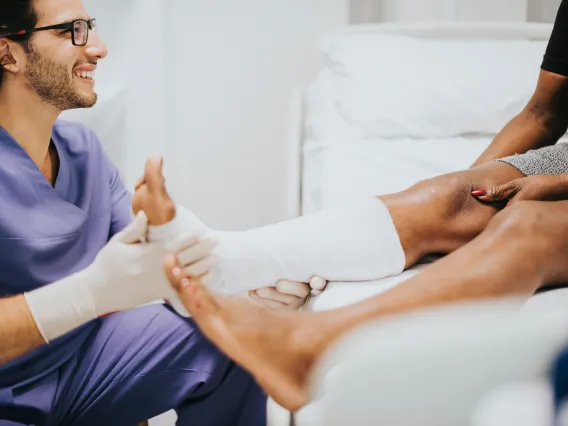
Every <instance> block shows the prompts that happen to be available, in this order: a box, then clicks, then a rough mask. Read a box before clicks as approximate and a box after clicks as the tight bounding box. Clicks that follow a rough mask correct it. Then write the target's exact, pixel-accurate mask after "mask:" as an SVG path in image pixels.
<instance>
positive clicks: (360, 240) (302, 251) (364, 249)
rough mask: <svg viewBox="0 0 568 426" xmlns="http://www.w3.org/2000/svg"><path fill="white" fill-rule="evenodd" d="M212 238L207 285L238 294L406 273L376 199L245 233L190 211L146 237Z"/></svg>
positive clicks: (162, 239) (401, 253) (394, 234)
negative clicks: (213, 226)
mask: <svg viewBox="0 0 568 426" xmlns="http://www.w3.org/2000/svg"><path fill="white" fill-rule="evenodd" d="M188 230H191V232H195V234H196V236H200V237H203V236H205V237H208V238H213V239H215V240H216V241H217V242H218V246H217V248H216V249H215V253H216V254H217V256H218V257H219V260H220V262H219V264H218V266H217V270H216V271H215V273H214V275H213V277H211V279H209V280H208V282H207V283H206V284H207V285H208V286H209V287H212V288H215V289H217V290H220V291H223V292H225V293H240V292H243V291H247V290H251V289H256V288H259V287H263V286H267V285H273V284H274V283H276V282H277V281H279V280H281V279H288V280H292V281H299V282H308V281H310V279H311V278H312V277H313V276H320V277H322V278H324V279H326V280H328V281H364V280H371V279H377V278H382V277H386V276H390V275H395V274H398V273H400V272H402V271H403V269H404V266H405V255H404V251H403V249H402V246H401V243H400V240H399V237H398V234H397V232H396V229H395V227H394V224H393V221H392V218H391V216H390V214H389V211H388V209H387V207H386V206H385V205H384V203H383V202H382V201H380V200H379V199H377V198H373V199H369V200H365V201H363V202H360V203H357V204H352V205H351V206H349V207H344V208H333V209H325V210H322V211H320V212H317V213H314V214H311V215H307V216H303V217H300V218H298V219H295V220H290V221H286V222H281V223H278V224H275V225H270V226H265V227H261V228H256V229H252V230H249V231H244V232H223V231H214V230H209V229H207V227H206V226H205V225H203V223H202V222H201V221H200V220H199V219H198V218H197V217H196V216H195V215H194V214H193V213H191V212H190V211H188V210H185V209H183V208H179V207H178V209H177V214H176V217H175V219H174V220H173V221H171V222H169V223H167V224H166V225H163V226H151V227H150V230H149V234H148V240H149V241H151V242H167V241H169V240H170V239H171V238H174V237H175V236H177V235H179V233H181V232H187V231H188Z"/></svg>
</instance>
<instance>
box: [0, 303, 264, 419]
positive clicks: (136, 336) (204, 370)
mask: <svg viewBox="0 0 568 426" xmlns="http://www.w3.org/2000/svg"><path fill="white" fill-rule="evenodd" d="M3 391H4V395H3V394H2V392H0V425H1V426H14V425H24V424H25V425H36V426H67V425H74V426H91V425H92V426H95V425H96V426H101V425H105V426H112V425H117V426H118V425H120V426H135V425H137V424H138V423H139V422H142V421H144V420H148V419H150V418H152V417H154V416H156V415H159V414H161V413H164V412H166V411H168V410H171V409H175V410H176V411H177V413H178V423H177V424H178V425H188V426H189V425H191V426H225V425H226V426H264V425H266V396H265V395H264V393H263V392H262V391H261V389H260V388H259V387H258V385H257V384H256V383H255V382H254V380H253V379H252V377H251V376H250V375H249V374H248V373H246V372H245V371H243V370H242V369H241V368H240V367H238V366H237V365H235V364H234V363H233V362H232V361H231V360H229V359H228V358H227V357H225V356H224V355H223V354H221V353H220V352H219V350H218V349H216V348H215V347H214V346H213V345H212V344H211V343H209V342H208V341H207V340H206V339H205V338H204V337H203V335H202V334H201V333H200V332H199V330H198V329H197V327H196V326H195V324H194V323H193V321H191V320H187V319H184V318H181V317H180V316H178V315H177V314H175V313H173V312H172V311H171V310H170V309H169V308H167V307H165V306H164V305H151V306H146V307H142V308H138V309H134V310H131V311H128V312H122V313H117V314H113V315H111V316H109V317H106V318H104V319H102V320H101V322H100V326H99V327H98V329H96V330H95V331H94V332H93V334H92V335H91V338H90V339H88V341H87V343H85V344H84V345H83V347H81V348H80V349H79V350H78V351H77V352H76V353H75V354H74V355H73V357H72V358H71V360H70V361H69V362H67V363H66V364H65V365H64V366H63V367H62V368H60V369H58V370H56V371H55V372H53V373H51V374H48V375H46V376H45V377H37V378H34V379H32V380H31V382H30V381H29V380H28V381H27V383H22V384H20V385H18V386H15V387H13V388H12V389H11V392H10V393H11V395H6V390H3ZM1 419H10V420H1Z"/></svg>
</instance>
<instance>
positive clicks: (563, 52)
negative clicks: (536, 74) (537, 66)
mask: <svg viewBox="0 0 568 426" xmlns="http://www.w3.org/2000/svg"><path fill="white" fill-rule="evenodd" d="M541 68H542V69H543V70H545V71H550V72H553V73H555V74H560V75H563V76H565V77H568V1H567V0H562V3H561V4H560V9H558V14H557V15H556V21H555V22H554V29H553V30H552V35H551V36H550V41H549V42H548V47H547V48H546V53H545V54H544V60H543V62H542V66H541Z"/></svg>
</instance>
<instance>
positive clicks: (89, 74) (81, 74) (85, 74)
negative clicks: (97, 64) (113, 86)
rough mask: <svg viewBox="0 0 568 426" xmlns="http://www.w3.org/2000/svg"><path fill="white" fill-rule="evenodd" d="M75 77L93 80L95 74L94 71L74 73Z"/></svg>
mask: <svg viewBox="0 0 568 426" xmlns="http://www.w3.org/2000/svg"><path fill="white" fill-rule="evenodd" d="M75 75H76V76H77V77H81V78H94V77H95V72H94V71H81V72H76V73H75Z"/></svg>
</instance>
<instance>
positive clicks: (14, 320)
mask: <svg viewBox="0 0 568 426" xmlns="http://www.w3.org/2000/svg"><path fill="white" fill-rule="evenodd" d="M0 316H1V320H0V364H5V363H6V362H8V361H11V360H13V359H15V358H18V357H20V356H22V355H24V354H26V353H27V352H30V351H32V350H34V349H36V348H37V347H39V346H41V345H43V344H44V343H45V341H44V339H43V337H42V336H41V334H40V332H39V330H38V328H37V325H36V323H35V321H34V319H33V317H32V314H31V312H30V309H29V307H28V304H27V303H26V299H25V298H24V296H16V297H10V298H7V299H0Z"/></svg>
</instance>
